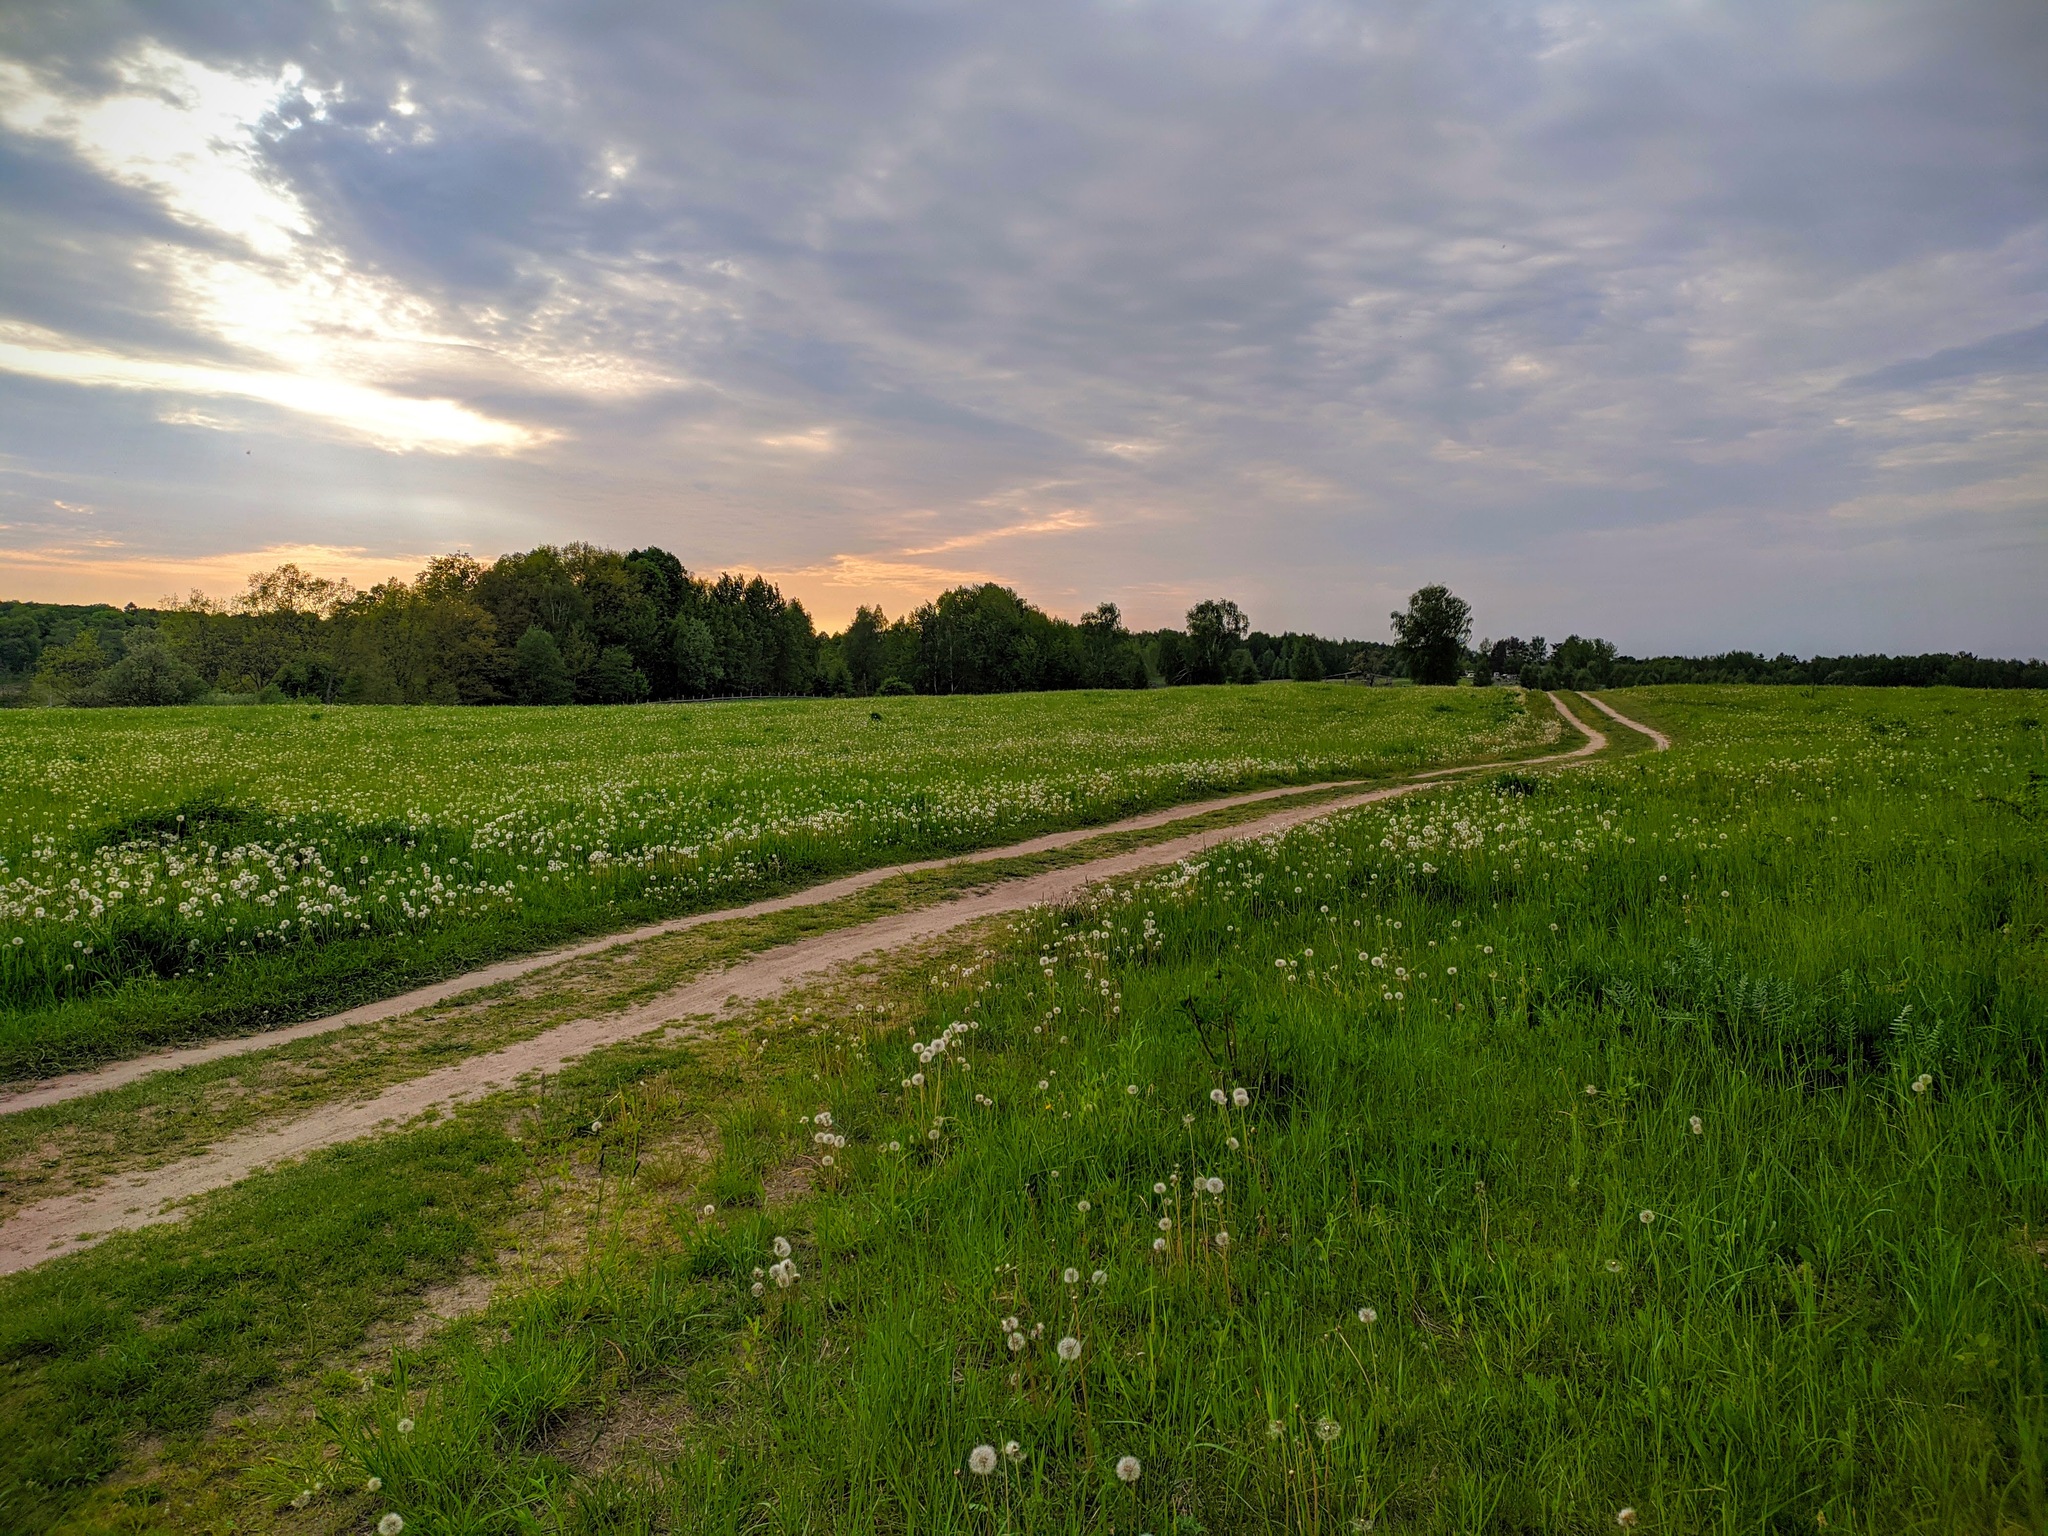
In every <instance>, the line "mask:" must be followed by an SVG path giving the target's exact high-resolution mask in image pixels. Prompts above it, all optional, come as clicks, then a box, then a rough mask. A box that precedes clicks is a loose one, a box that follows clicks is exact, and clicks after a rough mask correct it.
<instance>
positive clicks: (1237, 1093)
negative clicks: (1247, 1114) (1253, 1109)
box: [1230, 1088, 1252, 1109]
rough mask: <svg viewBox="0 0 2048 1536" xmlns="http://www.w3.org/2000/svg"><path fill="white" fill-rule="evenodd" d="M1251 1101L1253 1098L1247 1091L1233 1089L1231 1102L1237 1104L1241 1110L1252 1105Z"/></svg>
mask: <svg viewBox="0 0 2048 1536" xmlns="http://www.w3.org/2000/svg"><path fill="white" fill-rule="evenodd" d="M1251 1101H1252V1096H1251V1094H1250V1093H1249V1092H1247V1091H1246V1090H1245V1089H1243V1088H1233V1089H1231V1090H1230V1102H1231V1103H1233V1104H1235V1105H1236V1106H1237V1107H1238V1108H1239V1109H1243V1108H1244V1107H1245V1106H1246V1105H1248V1104H1250V1103H1251Z"/></svg>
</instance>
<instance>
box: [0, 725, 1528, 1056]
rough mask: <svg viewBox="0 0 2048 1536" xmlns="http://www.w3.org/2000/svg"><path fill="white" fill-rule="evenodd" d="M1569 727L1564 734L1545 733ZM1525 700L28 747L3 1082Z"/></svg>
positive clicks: (18, 757)
mask: <svg viewBox="0 0 2048 1536" xmlns="http://www.w3.org/2000/svg"><path fill="white" fill-rule="evenodd" d="M1546 730H1547V733H1548V734H1547V735H1546ZM1556 731H1557V723H1556V721H1555V719H1554V717H1551V716H1550V715H1549V714H1548V711H1547V710H1544V711H1542V712H1540V716H1539V715H1538V714H1532V713H1528V712H1525V711H1524V710H1523V709H1522V707H1521V705H1520V703H1519V700H1518V698H1517V696H1515V695H1514V694H1513V693H1512V692H1511V691H1507V690H1501V691H1495V692H1491V693H1487V694H1479V693H1473V692H1469V691H1468V692H1465V693H1446V694H1443V695H1442V696H1434V695H1425V694H1424V693H1421V692H1418V691H1416V690H1397V689H1383V690H1369V689H1356V688H1340V687H1325V688H1318V689H1299V688H1296V687H1294V686H1292V685H1277V686H1275V687H1273V688H1252V689H1239V690H1234V691H1232V690H1220V689H1219V690H1207V691H1203V692H1200V693H1188V692H1184V691H1180V690H1161V691H1157V692H1152V693H1136V694H1132V693H1070V694H1035V695H1011V696H1002V697H989V698H917V697H912V698H895V699H889V700H878V701H868V700H841V701H829V700H804V701H793V702H788V703H747V704H722V705H659V706H646V707H624V708H607V709H578V710H516V711H515V710H484V711H478V710H465V709H460V708H447V709H441V708H428V707H420V708H409V709H378V708H353V709H352V708H347V707H329V708H324V709H321V708H305V707H296V706H291V707H286V706H277V707H263V708H247V707H244V708H233V707H227V708H190V709H177V710H100V711H70V710H48V711H33V712H31V711H18V712H11V713H9V714H7V715H5V716H4V717H0V782H4V783H5V784H6V785H7V786H8V789H7V795H6V798H5V802H4V805H0V1080H5V1079H8V1078H18V1077H24V1076H31V1075H39V1074H45V1073H48V1072H52V1071H57V1070H62V1069H65V1068H69V1067H75V1066H79V1065H82V1064H86V1063H89V1062H91V1061H95V1060H103V1059H107V1058H109V1057H115V1056H121V1055H128V1054H133V1053H134V1052H136V1051H138V1050H142V1049H146V1048H149V1047H151V1046H154V1045H159V1044H163V1043H165V1042H168V1041H173V1040H181V1039H191V1038H198V1037H203V1036H206V1035H211V1034H221V1033H230V1032H239V1031H243V1030H249V1029H256V1028H261V1027H264V1026H266V1025H269V1024H275V1023H279V1022H283V1021H286V1020H290V1019H295V1018H301V1017H306V1016H309V1015H313V1014H318V1013H323V1012H328V1011H332V1010H335V1009H339V1008H343V1007H347V1006H349V1005H351V1004H353V1003H358V1002H362V1001H366V1000H369V999H371V998H374V997H378V996H384V995H389V994H390V993H391V992H395V991H398V990H402V989H403V987H404V986H405V985H407V984H410V983H414V982H418V981H422V980H427V979H431V978H435V977H439V976H443V975H448V974H451V973H454V972H458V971H461V970H464V969H467V968H468V967H470V966H473V965H475V964H478V963H480V962H482V961H485V960H488V959H491V958H495V957H498V956H502V955H505V954H513V953H520V952H525V951H530V950H532V949H535V948H539V947H543V946H545V945H546V944H548V943H551V942H554V941H556V940H559V939H563V938H567V937H571V936H574V935H579V934H587V933H592V932H602V931H606V930H608V929H615V928H620V927H624V926H627V925H629V924H631V923H634V922H640V921H646V920H649V919H652V918H659V917H665V916H671V915H674V914H677V913H681V912H688V911H692V910H696V909H699V908H704V907H712V906H722V905H727V904H731V903H735V902H738V901H742V900H745V899H747V898H750V897H753V896H758V895H761V894H764V893H766V892H769V891H773V890H777V889H783V888H787V887H790V886H793V885H800V884H806V883H809V882H810V881H812V880H814V879H817V878H819V877H821V876H825V875H830V874H835V873H842V872H845V871H847V870H851V869H857V868H863V867H869V866H873V865H877V864H885V863H890V862H893V861H896V860H899V859H906V858H916V857H922V856H928V855H935V854H943V853H951V852H959V851H963V850H967V849H973V848H980V847H984V846H987V845H989V844H992V843H998V842H1002V841H1005V840H1007V839H1010V838H1015V837H1028V836H1030V835H1032V834H1034V833H1037V832H1042V831H1047V830H1051V829H1054V828H1059V827H1068V826H1077V825H1089V824H1093V823H1098V822H1102V821H1106V820H1110V819H1113V818H1115V817H1118V816H1121V815H1126V814H1130V813H1133V812H1137V811H1142V810H1146V809H1151V808H1153V807H1157V806H1161V805H1167V804H1172V803H1176V802H1180V801H1185V800H1190V799H1196V798H1200V797H1202V796H1204V795H1208V794H1213V793H1219V792H1223V791H1227V790H1233V789H1243V788H1250V787H1259V786H1265V785H1277V784H1288V783H1301V782H1312V781H1315V780H1318V779H1326V778H1333V777H1370V776H1386V775H1392V774H1395V773H1399V772H1403V771H1410V770H1414V769H1419V768H1427V767H1435V766H1439V765H1441V764H1443V763H1447V762H1452V761H1458V760H1462V759H1471V758H1475V757H1492V756H1501V755H1514V754H1516V753H1524V752H1528V751H1532V750H1534V749H1536V748H1537V747H1539V746H1540V745H1541V744H1542V743H1543V742H1544V741H1545V740H1546V739H1554V737H1555V735H1556Z"/></svg>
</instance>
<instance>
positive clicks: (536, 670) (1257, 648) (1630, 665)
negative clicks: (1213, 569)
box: [0, 544, 2048, 705]
mask: <svg viewBox="0 0 2048 1536" xmlns="http://www.w3.org/2000/svg"><path fill="white" fill-rule="evenodd" d="M1432 594H1434V596H1435V598H1436V600H1437V601H1439V602H1440V603H1442V604H1445V605H1447V607H1445V609H1444V610H1443V612H1442V613H1440V614H1437V615H1436V617H1435V618H1434V619H1426V620H1424V621H1423V622H1422V627H1423V629H1425V630H1427V629H1429V628H1430V626H1431V624H1432V623H1433V624H1434V626H1435V629H1436V630H1438V631H1441V633H1438V634H1436V636H1435V640H1434V642H1433V643H1434V644H1435V646H1436V648H1437V651H1438V652H1440V654H1435V655H1434V658H1433V660H1431V661H1429V662H1427V663H1426V662H1425V660H1424V657H1425V651H1424V649H1422V648H1421V645H1422V642H1421V641H1420V640H1418V638H1417V634H1416V633H1411V632H1410V631H1409V630H1407V629H1404V627H1403V623H1402V622H1401V616H1398V615H1397V616H1396V617H1397V623H1396V626H1395V628H1396V634H1397V637H1398V643H1394V644H1387V643H1381V642H1376V641H1359V640H1332V639H1326V638H1323V637H1321V636H1318V635H1310V634H1301V633H1296V632H1293V631H1289V632H1286V633H1281V634H1271V633H1267V632H1265V631H1262V630H1254V629H1253V628H1252V627H1251V624H1250V620H1249V619H1248V617H1247V616H1246V615H1245V613H1244V612H1243V610H1242V609H1240V608H1239V607H1238V605H1237V604H1236V603H1234V602H1230V601H1228V600H1224V599H1215V600H1210V601H1205V602H1201V603H1197V604H1196V605H1195V606H1194V607H1193V608H1191V609H1190V610H1189V611H1188V614H1187V621H1186V625H1185V627H1184V628H1181V629H1158V630H1150V631H1142V632H1133V631H1132V630H1130V629H1128V628H1127V627H1126V626H1125V625H1124V622H1123V617H1122V615H1121V614H1120V613H1119V612H1118V611H1117V608H1116V605H1115V604H1113V603H1103V604H1100V605H1099V606H1097V607H1096V608H1094V609H1092V610H1090V611H1089V612H1088V613H1086V614H1084V615H1083V616H1082V617H1081V618H1080V619H1079V620H1078V621H1070V620H1067V619H1062V618H1058V617H1055V616H1053V615H1051V614H1048V613H1045V612H1044V611H1043V610H1041V609H1039V608H1037V607H1035V606H1034V605H1033V604H1031V603H1029V602H1027V601H1025V600H1024V599H1023V598H1021V597H1019V596H1018V595H1017V594H1016V593H1015V592H1014V591H1012V590H1010V589H1009V588H1008V587H1004V586H1000V585H997V584H996V583H993V582H991V583H987V584H984V585H980V586H964V587H956V588H954V589H953V590H951V591H949V592H944V593H941V594H940V595H939V596H938V597H937V598H935V599H934V600H933V601H931V602H929V603H926V604H924V605H923V606H922V607H920V608H917V609H916V610H914V611H913V612H911V613H908V614H905V615H902V616H901V617H899V618H896V619H893V620H892V619H890V618H889V617H888V616H887V615H885V614H884V613H882V611H881V610H880V609H877V608H862V609H861V610H859V612H858V613H857V614H856V615H855V616H854V619H853V621H852V622H851V623H850V624H849V625H848V626H847V627H846V629H845V630H844V631H843V632H841V633H839V634H822V633H820V632H819V631H818V629H817V627H816V625H815V624H814V623H813V622H812V620H811V616H810V615H809V613H807V612H806V611H805V609H804V606H803V604H802V603H800V602H797V601H795V600H793V599H790V598H786V597H785V596H784V595H783V594H782V592H781V591H780V590H778V589H777V587H776V586H775V585H774V584H773V583H772V582H769V581H767V580H765V579H763V578H762V577H759V576H752V577H746V576H736V575H730V574H725V575H719V576H716V577H708V576H701V575H696V574H693V573H692V572H690V571H689V570H687V569H686V568H685V567H684V565H683V563H682V561H681V560H679V559H678V558H677V557H676V556H674V555H672V554H670V553H669V552H668V551H666V550H662V549H655V548H648V549H636V550H632V551H630V552H628V553H625V554H621V553H619V552H618V551H616V550H606V549H597V548H595V547H593V546H591V545H588V544H569V545H564V546H561V547H553V546H543V547H542V548H539V549H535V550H531V551H528V552H525V553H520V554H510V555H505V556H502V557H500V558H499V559H497V560H495V561H492V562H491V563H489V564H485V563H483V562H482V561H479V560H476V559H473V558H471V557H470V556H468V555H459V554H458V555H443V556H440V557H438V558H436V559H434V560H433V561H431V562H429V564H428V566H427V568H426V569H425V570H424V571H421V572H420V573H419V575H418V576H417V577H416V578H414V579H413V580H412V581H409V582H408V581H388V582H384V583H381V584H379V585H377V586H375V587H372V588H370V589H369V590H368V591H357V590H356V589H355V588H353V587H352V586H350V585H349V584H348V583H346V582H342V581H334V580H330V579H328V578H325V577H321V576H317V575H312V574H309V573H307V572H305V571H302V570H300V569H299V568H298V567H296V566H292V565H285V566H280V567H279V568H278V569H276V570H274V571H268V572H264V573H261V574H259V575H256V576H252V577H251V578H250V580H249V584H248V587H247V588H246V589H245V590H244V591H243V592H242V593H240V594H239V595H238V596H236V597H235V598H233V599H231V600H229V601H225V602H218V601H214V600H212V599H209V598H207V597H206V596H204V595H203V594H200V593H194V594H192V595H191V596H190V597H189V598H186V599H183V600H179V601H174V602H168V603H166V604H165V605H164V606H163V607H161V608H156V609H142V608H136V607H134V606H133V605H130V606H129V607H126V608H114V607H110V606H106V605H92V606H80V605H66V604H44V603H24V602H0V703H4V704H77V705H92V704H173V703H185V702H192V701H197V700H201V699H214V700H220V701H227V700H262V699H286V698H299V699H317V700H321V701H324V702H333V703H364V704H382V703H447V704H496V703H515V704H570V703H591V704H619V703H633V702H637V701H640V700H646V699H702V698H730V697H744V696H760V695H793V694H826V695H834V694H840V695H843V694H853V695H863V696H864V695H868V694H889V693H1003V692H1014V691H1021V690H1038V689H1061V688H1147V687H1160V686H1168V685H1177V684H1191V683H1259V682H1266V681H1270V680H1273V679H1278V678H1288V679H1293V680H1296V681H1303V682H1315V681H1321V680H1323V679H1326V678H1343V679H1347V680H1350V681H1354V682H1395V681H1404V680H1414V679H1421V680H1452V679H1455V678H1457V677H1460V676H1469V677H1470V679H1471V680H1472V681H1473V682H1475V683H1480V684H1487V683H1491V682H1493V681H1495V680H1496V679H1498V680H1503V681H1505V680H1515V681H1519V682H1521V683H1523V684H1524V685H1526V686H1530V687H1550V688H1554V687H1588V688H1590V687H1600V688H1604V687H1627V686H1629V685H1631V684H1637V683H1666V682H1742V683H1808V684H1841V683H1864V684H1878V685H1896V686H1924V685H1928V684H1935V683H1951V684H1960V685H1963V686H1968V687H1980V688H2016V687H2021V688H2038V687H2048V666H2044V665H2043V664H2042V663H2040V662H2038V661H2028V662H2019V661H1983V660H1979V659H1978V658H1976V657H1973V656H1968V655H1933V656H1847V657H1815V658H1813V659H1811V660H1807V661H1802V660H1800V659H1799V658H1797V657H1793V656H1778V657H1775V658H1769V659H1766V658H1764V657H1762V656H1758V655H1753V654H1751V653H1749V652H1744V651H1734V652H1729V653H1728V654H1726V655H1723V656H1712V657H1682V656H1680V657H1672V656H1661V657H1654V658H1651V659H1649V660H1638V659H1637V658H1634V657H1630V656H1622V655H1620V654H1618V653H1617V651H1616V648H1615V647H1614V646H1613V645H1612V644H1611V643H1609V642H1607V641H1605V640H1585V639H1581V638H1580V637H1579V636H1577V635H1573V636H1571V637H1569V638H1567V639H1566V640H1564V641H1562V642H1560V643H1559V644H1558V645H1556V646H1554V647H1553V646H1551V645H1549V644H1548V643H1547V642H1546V641H1545V640H1544V639H1543V638H1542V637H1540V636H1539V637H1536V638H1533V639H1530V640H1522V639H1520V638H1510V639H1506V640H1501V641H1497V642H1496V641H1489V640H1482V641H1481V642H1480V643H1479V645H1478V646H1477V647H1476V648H1467V647H1466V646H1465V643H1464V641H1465V635H1466V631H1465V627H1464V626H1466V625H1467V623H1468V621H1469V609H1467V608H1466V607H1465V605H1464V604H1462V603H1461V602H1459V601H1458V600H1457V599H1455V598H1453V597H1451V596H1450V594H1448V593H1447V592H1445V591H1444V590H1443V589H1441V588H1425V589H1424V590H1423V592H1421V593H1418V594H1417V598H1424V597H1427V596H1430V595H1432ZM1419 611H1420V610H1417V609H1413V608H1411V613H1410V615H1409V616H1408V621H1409V623H1410V624H1413V623H1415V622H1417V621H1416V618H1415V615H1416V614H1417V613H1418V612H1419ZM1432 612H1434V610H1432ZM1445 647H1448V649H1445Z"/></svg>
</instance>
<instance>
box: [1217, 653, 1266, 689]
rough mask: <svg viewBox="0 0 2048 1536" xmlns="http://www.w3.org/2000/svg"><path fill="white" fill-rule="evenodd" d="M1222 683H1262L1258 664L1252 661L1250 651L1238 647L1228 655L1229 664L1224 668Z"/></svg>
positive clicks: (1262, 679)
mask: <svg viewBox="0 0 2048 1536" xmlns="http://www.w3.org/2000/svg"><path fill="white" fill-rule="evenodd" d="M1223 676H1224V681H1225V682H1231V683H1262V682H1264V681H1265V679H1264V678H1262V677H1260V676H1259V664H1258V663H1257V662H1256V661H1254V660H1253V659H1252V653H1251V649H1250V647H1248V646H1242V645H1240V646H1239V647H1238V648H1237V649H1236V650H1234V651H1232V652H1231V653H1230V661H1229V664H1228V665H1227V666H1226V667H1225V668H1224V672H1223Z"/></svg>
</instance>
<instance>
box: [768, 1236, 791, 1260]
mask: <svg viewBox="0 0 2048 1536" xmlns="http://www.w3.org/2000/svg"><path fill="white" fill-rule="evenodd" d="M769 1246H770V1247H771V1248H773V1249H774V1250H775V1257H777V1258H778V1259H786V1258H788V1257H789V1239H788V1238H786V1237H778V1238H776V1239H775V1241H774V1242H773V1243H771V1244H769Z"/></svg>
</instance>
